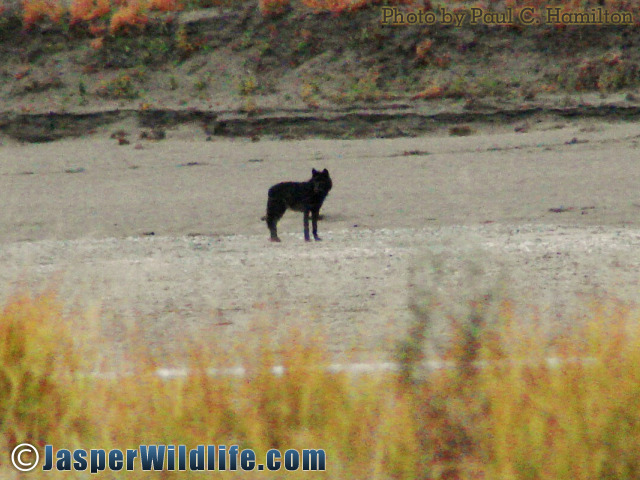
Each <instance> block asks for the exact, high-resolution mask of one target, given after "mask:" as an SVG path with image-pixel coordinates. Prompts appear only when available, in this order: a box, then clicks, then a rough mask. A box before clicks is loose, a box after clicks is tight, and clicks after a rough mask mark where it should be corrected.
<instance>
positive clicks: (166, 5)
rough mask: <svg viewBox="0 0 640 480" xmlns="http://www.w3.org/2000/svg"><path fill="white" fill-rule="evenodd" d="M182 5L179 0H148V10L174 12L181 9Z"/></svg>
mask: <svg viewBox="0 0 640 480" xmlns="http://www.w3.org/2000/svg"><path fill="white" fill-rule="evenodd" d="M183 7H184V6H183V5H182V1H181V0H149V10H158V11H160V12H175V11H176V10H182V8H183Z"/></svg>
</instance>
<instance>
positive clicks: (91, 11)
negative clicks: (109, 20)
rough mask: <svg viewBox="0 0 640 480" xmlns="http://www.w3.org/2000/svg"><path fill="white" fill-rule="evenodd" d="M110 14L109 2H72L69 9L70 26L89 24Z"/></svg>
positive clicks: (84, 0)
mask: <svg viewBox="0 0 640 480" xmlns="http://www.w3.org/2000/svg"><path fill="white" fill-rule="evenodd" d="M109 12H111V1H110V0H73V1H72V2H71V6H70V7H69V13H70V15H71V24H72V25H73V24H75V23H78V22H82V21H84V22H90V21H92V20H95V19H96V18H100V17H104V16H105V15H107V14H108V13H109Z"/></svg>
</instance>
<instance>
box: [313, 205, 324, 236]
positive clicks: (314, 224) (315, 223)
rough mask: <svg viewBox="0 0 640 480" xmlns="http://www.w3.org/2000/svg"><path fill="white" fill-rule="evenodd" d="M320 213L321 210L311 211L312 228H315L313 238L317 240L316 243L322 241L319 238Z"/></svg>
mask: <svg viewBox="0 0 640 480" xmlns="http://www.w3.org/2000/svg"><path fill="white" fill-rule="evenodd" d="M319 212H320V210H319V209H314V210H312V211H311V226H312V228H313V238H314V239H315V240H316V242H319V241H320V240H322V239H321V238H320V237H319V236H318V216H319V215H318V213H319Z"/></svg>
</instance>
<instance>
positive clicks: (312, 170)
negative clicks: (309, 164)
mask: <svg viewBox="0 0 640 480" xmlns="http://www.w3.org/2000/svg"><path fill="white" fill-rule="evenodd" d="M317 174H318V171H317V170H316V169H315V168H312V169H311V175H313V176H314V177H315V176H316V175H317Z"/></svg>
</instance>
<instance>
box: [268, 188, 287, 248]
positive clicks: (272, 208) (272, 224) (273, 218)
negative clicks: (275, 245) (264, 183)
mask: <svg viewBox="0 0 640 480" xmlns="http://www.w3.org/2000/svg"><path fill="white" fill-rule="evenodd" d="M286 210H287V204H286V203H285V202H283V201H281V200H278V199H276V198H273V197H269V200H267V217H266V220H267V227H269V232H271V238H270V240H271V241H272V242H279V241H280V239H279V238H278V228H277V225H278V221H279V220H280V219H281V218H282V216H283V215H284V212H285V211H286Z"/></svg>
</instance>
